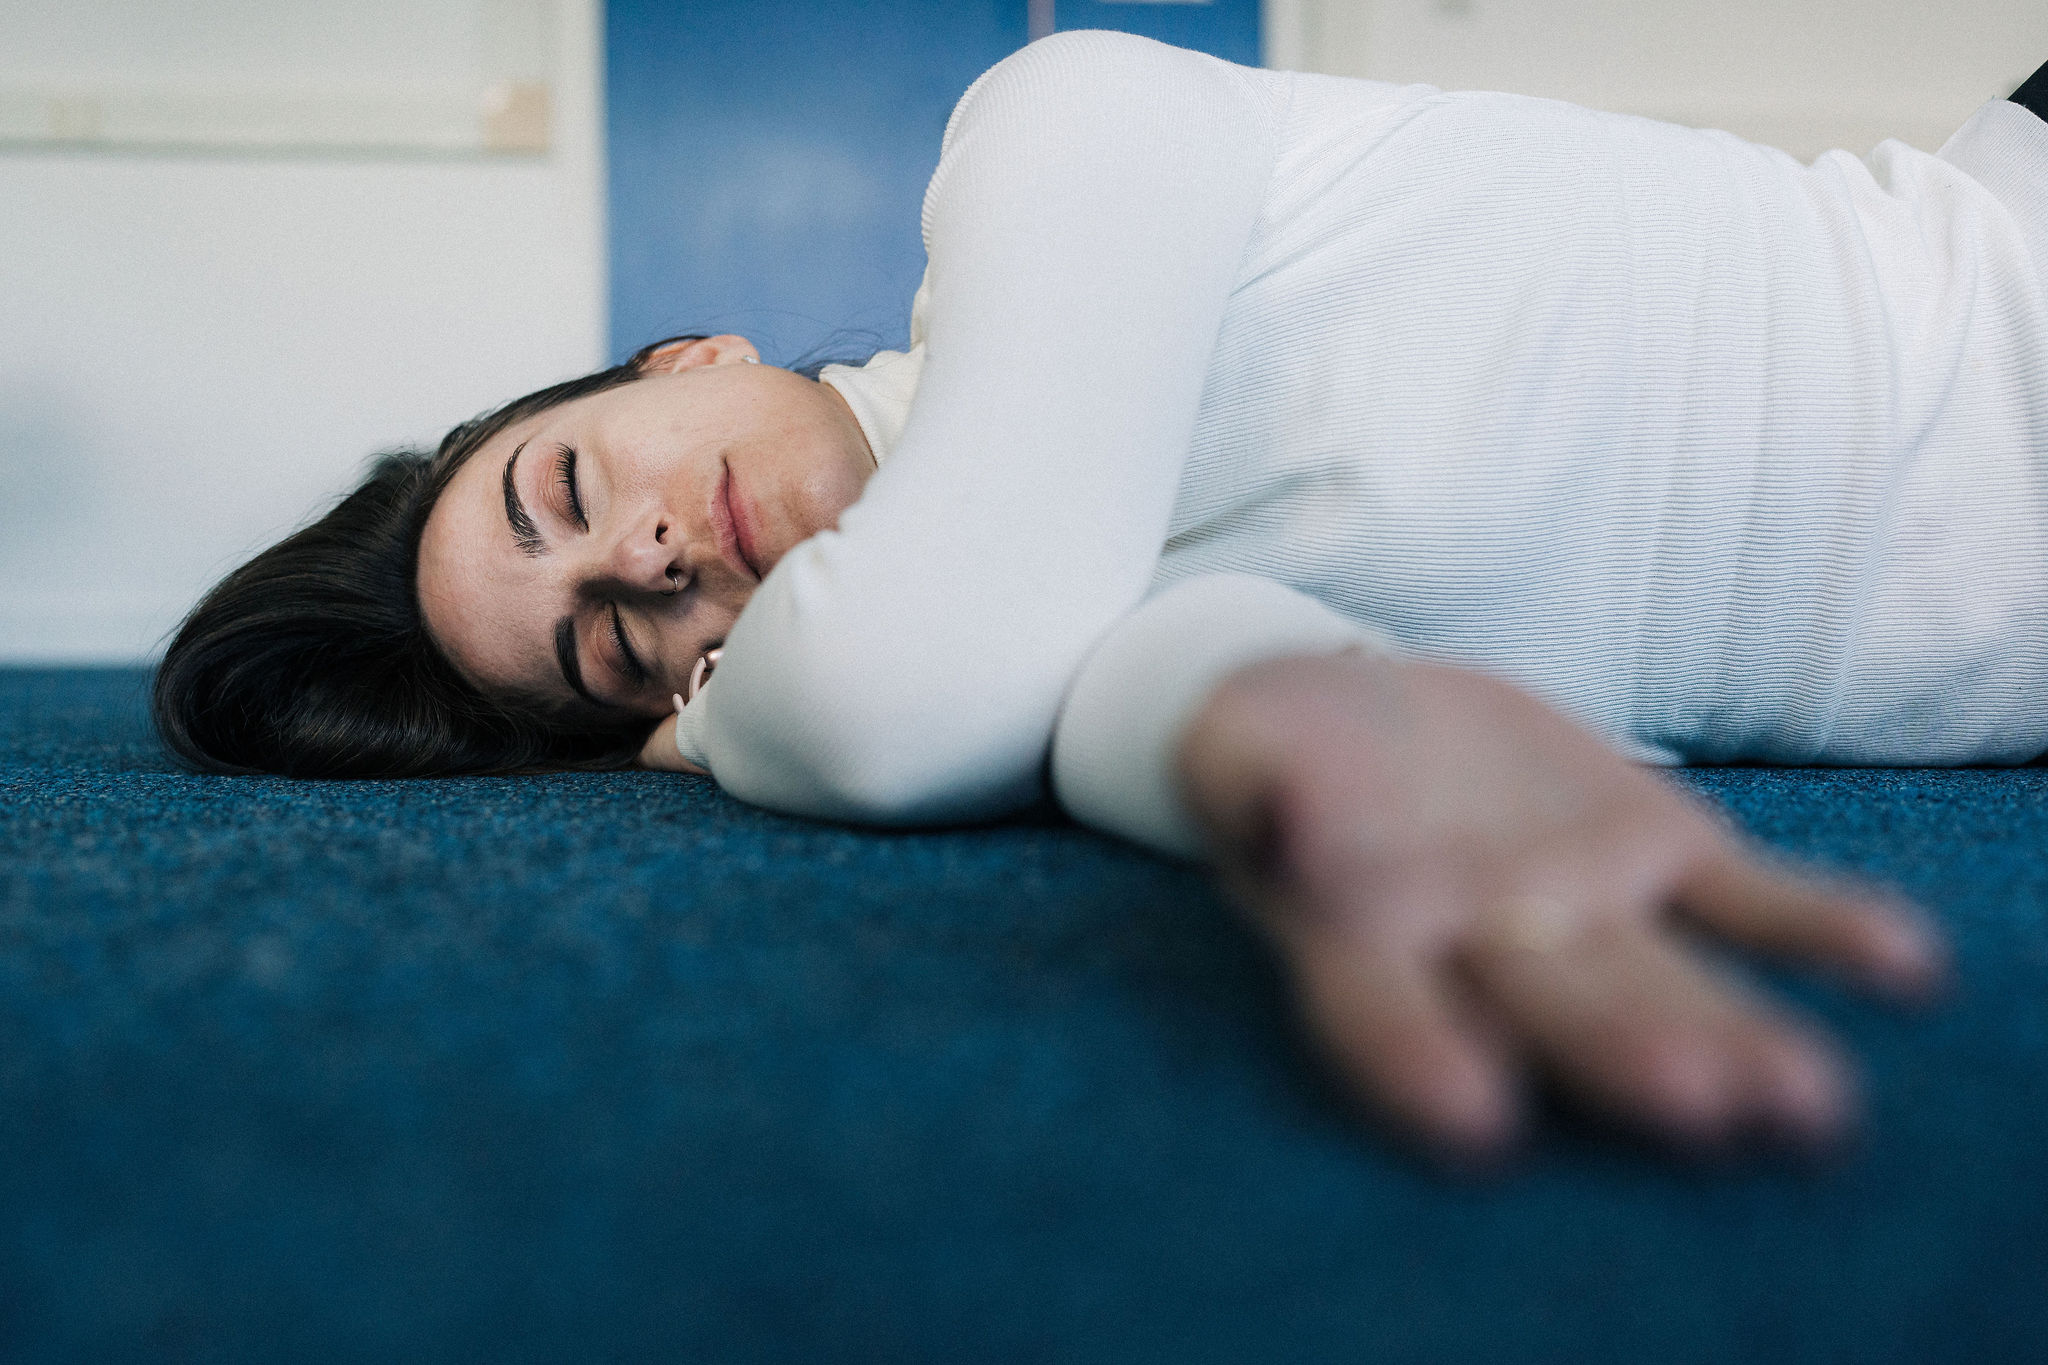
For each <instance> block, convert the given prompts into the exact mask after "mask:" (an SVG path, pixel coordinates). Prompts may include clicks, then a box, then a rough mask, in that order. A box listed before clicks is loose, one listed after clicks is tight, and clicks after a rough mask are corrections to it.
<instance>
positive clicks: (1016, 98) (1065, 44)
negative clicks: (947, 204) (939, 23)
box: [946, 29, 1289, 145]
mask: <svg viewBox="0 0 2048 1365" xmlns="http://www.w3.org/2000/svg"><path fill="white" fill-rule="evenodd" d="M1288 78H1289V76H1288V73H1286V72H1278V71H1265V70H1261V69H1259V68H1256V67H1247V66H1239V65H1237V64H1236V63H1234V62H1227V61H1224V60H1223V59H1222V58H1220V57H1212V56H1210V55H1208V54H1207V53H1205V52H1195V51H1191V50H1190V49H1188V48H1183V47H1174V46H1172V45H1171V44H1168V43H1162V42H1158V41H1156V40H1154V39H1151V38H1142V37H1139V36H1138V35H1136V34H1133V33H1116V32H1111V31H1108V30H1104V29H1075V30H1071V31H1069V32H1065V33H1055V34H1053V35H1051V36H1050V37H1046V38H1041V39H1039V40H1038V41H1037V42H1034V43H1030V44H1027V45H1026V46H1024V47H1022V48H1019V49H1018V50H1017V51H1015V52H1013V53H1011V54H1010V55H1009V56H1007V57H1005V58H1003V59H1002V60H1001V61H999V62H997V63H996V64H995V65H994V66H992V67H990V68H989V69H988V70H987V71H984V72H983V73H982V74H981V75H980V76H979V77H978V78H977V79H976V80H975V82H974V83H973V84H972V85H970V86H968V88H967V92H966V93H965V94H964V95H962V96H961V97H960V101H959V103H958V104H956V105H955V106H954V108H953V116H952V118H951V119H950V120H949V121H948V123H947V126H946V141H947V144H948V145H950V144H951V143H952V142H953V141H954V140H955V139H956V138H957V136H958V134H959V131H960V128H961V125H962V124H963V123H965V122H968V121H970V120H971V119H973V118H975V117H977V116H978V115H980V114H982V113H984V112H986V111H988V110H990V109H992V108H1002V107H1004V106H1010V105H1014V104H1019V103H1028V104H1029V105H1030V106H1031V107H1033V108H1035V109H1037V110H1041V111H1048V112H1049V111H1051V110H1055V109H1064V110H1069V111H1076V112H1085V111H1086V110H1088V109H1089V108H1091V107H1093V106H1095V105H1098V104H1109V105H1118V106H1121V105H1125V104H1127V103H1128V102H1130V101H1131V100H1132V99H1133V98H1138V99H1146V98H1151V99H1157V98H1159V97H1162V96H1164V97H1168V98H1171V97H1173V96H1176V95H1178V96H1183V97H1188V96H1192V97H1195V98H1201V97H1204V96H1209V97H1212V98H1232V97H1238V98H1241V97H1242V96H1243V95H1244V94H1245V93H1246V92H1248V91H1250V90H1254V89H1259V90H1263V89H1265V88H1266V87H1269V86H1274V85H1275V84H1276V83H1278V82H1284V81H1286V80H1287V79H1288Z"/></svg>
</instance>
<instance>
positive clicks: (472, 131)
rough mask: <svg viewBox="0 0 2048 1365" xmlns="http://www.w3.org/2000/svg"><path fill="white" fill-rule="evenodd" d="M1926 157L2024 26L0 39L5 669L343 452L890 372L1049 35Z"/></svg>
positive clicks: (452, 11) (452, 31)
mask: <svg viewBox="0 0 2048 1365" xmlns="http://www.w3.org/2000/svg"><path fill="white" fill-rule="evenodd" d="M1074 28H1116V29H1123V30H1126V31H1130V32H1136V33H1143V34H1147V35H1150V36H1153V37H1157V38H1161V39H1164V40H1166V41H1169V42H1175V43H1180V44H1182V45H1185V46H1190V47H1197V48H1201V49H1203V50H1206V51H1209V52H1213V53H1215V54H1217V55H1219V56H1222V57H1226V58H1228V59H1230V60H1233V61H1240V62H1263V63H1265V64H1266V65H1269V66H1278V67H1286V68H1292V69H1298V70H1313V71H1325V72H1331V73H1334V74H1339V75H1351V76H1364V77H1371V78H1376V79H1382V80H1392V81H1425V82H1429V83H1432V84H1436V85H1441V86H1445V87H1447V88H1486V89H1499V90H1513V91H1520V92H1524V93H1529V94H1538V95H1548V96H1554V97H1558V98H1564V99H1570V100H1574V101H1578V102H1580V103H1585V104H1591V105H1595V106H1599V107H1605V108H1612V109H1619V110H1625V111H1629V112H1635V113H1642V114H1647V115H1651V116H1654V117H1659V118H1667V119H1673V120H1676V121H1680V122H1685V123H1691V124H1696V125H1700V126H1710V127H1720V128H1727V129H1730V130H1732V131H1735V132H1737V133H1740V134H1742V135H1743V136H1746V137H1749V138H1753V139H1755V140H1758V141H1762V142H1766V143H1770V144H1772V145H1775V146H1780V147H1783V148H1785V149H1787V150H1788V151H1791V152H1793V153H1794V154H1796V155H1798V156H1800V157H1802V158H1810V157H1811V156H1813V155H1815V154H1817V153H1819V152H1821V151H1824V150H1827V149H1828V148H1831V147H1837V146H1842V147H1848V148H1851V149H1852V150H1855V151H1858V152H1866V151H1868V150H1869V149H1870V148H1871V147H1873V146H1874V145H1875V144H1876V143H1877V142H1879V141H1880V140H1882V139H1883V138H1886V137H1900V138H1903V139H1904V140H1906V141H1907V142H1910V143H1912V144H1914V145H1916V146H1920V147H1924V148H1927V149H1929V150H1932V149H1934V148H1937V147H1939V146H1940V144H1941V142H1942V141H1943V139H1945V138H1946V136H1947V135H1948V133H1949V132H1951V131H1953V129H1954V128H1955V127H1956V126H1957V125H1958V124H1960V123H1961V122H1962V121H1963V120H1964V119H1965V118H1966V117H1967V116H1968V115H1969V113H1970V112H1971V110H1972V109H1974V108H1975V107H1976V106H1977V105H1978V104H1979V103H1980V102H1982V101H1983V100H1985V99H1990V98H1995V97H1998V96H2002V95H2004V94H2006V93H2008V92H2009V91H2010V90H2011V89H2012V88H2013V87H2014V86H2015V85H2017V84H2018V83H2019V82H2020V81H2021V80H2022V79H2023V78H2024V77H2025V76H2026V75H2027V74H2028V73H2029V72H2031V71H2032V70H2033V69H2034V68H2035V67H2036V66H2037V65H2039V64H2040V63H2041V62H2043V61H2048V4H2043V3H2042V0H1945V2H1944V3H1943V4H1940V5H1930V4H1925V3H1907V0H1662V2H1661V3H1660V2H1659V0H1263V2H1262V0H1122V2H1118V0H855V2H854V3H836V4H835V3H830V2H829V0H721V2H720V3H715V4H714V3H697V2H695V0H668V2H667V3H658V2H657V0H613V3H609V4H607V3H605V2H604V0H319V3H314V2H313V0H261V2H260V3H259V2H258V0H45V3H41V4H30V3H27V0H5V3H0V585H4V590H0V662H26V661H64V662H90V661H104V662H126V661H137V660H143V659H147V658H148V657H150V656H151V655H152V654H153V653H154V652H155V651H156V650H157V649H158V648H159V647H160V645H161V643H162V641H163V639H164V636H165V634H166V633H167V632H168V631H169V630H170V629H171V628H173V627H174V626H175V624H176V623H177V621H178V619H179V618H180V616H181V615H182V614H183V613H184V611H185V610H186V609H187V608H188V607H189V606H190V605H191V603H192V602H193V600H194V599H195V598H196V597H197V595H198V594H199V593H200V592H201V591H202V590H203V589H204V588H205V587H206V585H207V584H208V583H210V582H211V581H212V580H213V579H214V578H215V577H217V576H218V575H219V574H220V573H221V572H223V571H224V570H226V569H227V568H229V567H231V566H232V565H233V564H235V563H236V562H238V561H239V560H240V559H241V558H242V557H244V556H246V555H247V554H248V553H250V552H251V551H253V550H255V549H257V548H259V547H260V546H262V545H264V544H266V543H268V542H269V541H271V540H273V539H275V538H276V537H277V536H278V535H280V534H282V533H283V532H285V531H287V530H289V529H290V528H291V527H293V526H295V525H297V524H299V523H300V522H302V521H303V520H305V519H307V518H308V517H309V516H310V515H312V514H313V513H315V512H317V511H318V510H319V509H320V508H321V507H323V506H324V505H325V504H326V503H327V501H329V500H330V499H332V498H333V497H334V496H335V495H337V494H338V493H340V492H342V491H343V490H345V489H346V488H347V487H348V486H349V485H350V484H351V483H352V482H353V480H354V479H355V477H356V475H357V474H358V472H359V471H360V469H361V468H362V466H363V464H364V462H365V460H366V459H367V457H368V456H369V455H370V454H371V453H373V452H375V451H377V450H380V449H385V448H389V447H391V446H395V445H404V444H431V443H432V442H434V441H435V440H437V439H438V437H439V436H440V434H441V433H442V432H443V431H444V430H445V429H446V428H447V427H448V426H449V425H451V424H452V423H454V422H457V421H460V420H462V419H463V418H465V417H468V416H471V415H473V414H475V413H476V412H478V411H480V410H482V409H484V408H486V407H488V406H490V405H492V404H494V403H496V402H499V401H501V400H503V399H506V398H509V397H512V396H514V395H516V394H518V393H522V392H525V391H527V390H529V389H532V388H535V387H538V386H540V385H542V384H546V383H549V382H552V381H554V380H556V379H560V378H563V377H566V376H569V375H572V374H576V373H580V372H582V371H585V370H588V369H591V368H593V367H595V366H597V365H600V364H603V363H606V362H608V361H610V360H612V359H614V358H617V357H621V356H623V355H625V354H627V353H629V352H631V351H632V350H633V349H635V348H636V347H637V346H639V345H640V344H642V343H643V342H646V341H649V340H652V339H654V338H656V337H659V336H663V335H667V334H670V333H675V332H681V331H712V330H716V331H739V332H743V333H745V334H747V335H749V336H752V337H753V338H755V340H756V341H757V342H758V343H759V344H760V345H761V346H762V348H763V350H764V352H765V353H766V354H767V356H768V358H769V359H770V360H773V361H777V362H782V363H788V362H790V361H793V360H796V359H798V358H800V357H802V356H804V355H806V354H811V353H816V352H818V351H820V350H824V351H832V352H851V353H859V352H864V351H866V350H869V349H872V348H873V347H875V346H880V345H901V344H902V343H903V341H904V338H905V334H906V331H907V325H908V307H909V300H910V295H911V293H912V291H913V290H914V289H915V287H916V284H917V280H918V276H919V274H920V272H921V270H922V264H923V262H922V252H921V248H920V246H919V243H918V237H917V216H918V204H919V199H920V196H921V194H922V192H923V187H924V182H925V179H926V177H928V176H929V174H930V173H931V169H932V166H933V165H934V164H935V162H936V160H937V156H938V146H939V135H940V132H941V130H942V129H943V127H944V124H945V118H946V115H947V113H948V111H949V110H950V109H951V108H952V105H953V102H954V100H956V99H957V98H958V96H959V94H960V92H961V91H962V90H963V89H964V88H965V87H966V85H967V84H968V82H969V81H971V80H972V79H973V78H974V77H975V76H976V75H977V74H979V73H980V72H981V71H982V70H983V69H985V68H986V67H987V66H989V65H990V64H991V63H993V62H995V61H997V60H1000V59H1001V58H1002V57H1003V56H1004V55H1006V54H1007V53H1009V52H1011V51H1014V50H1015V49H1016V48H1017V47H1019V46H1021V45H1023V44H1024V43H1025V42H1027V41H1030V40H1031V39H1032V38H1034V37H1037V36H1042V35H1043V34H1045V33H1048V32H1051V31H1054V30H1055V29H1074Z"/></svg>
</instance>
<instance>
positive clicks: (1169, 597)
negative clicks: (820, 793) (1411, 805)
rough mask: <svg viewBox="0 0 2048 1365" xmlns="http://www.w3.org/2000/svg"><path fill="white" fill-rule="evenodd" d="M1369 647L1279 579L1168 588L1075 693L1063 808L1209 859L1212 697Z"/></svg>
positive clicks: (1057, 746)
mask: <svg viewBox="0 0 2048 1365" xmlns="http://www.w3.org/2000/svg"><path fill="white" fill-rule="evenodd" d="M1357 645H1364V646H1367V647H1369V648H1374V649H1380V650H1385V651H1388V652H1392V646H1391V645H1390V644H1389V643H1388V642H1387V641H1386V640H1385V639H1384V637H1381V636H1379V635H1376V634H1374V633H1373V632H1371V631H1368V630H1366V629H1365V628H1364V627H1362V626H1360V625H1358V624H1357V623H1356V622H1354V621H1352V620H1350V619H1349V618H1347V617H1344V616H1340V615H1338V614H1337V613H1336V612H1334V611H1332V610H1330V608H1328V607H1326V606H1324V605H1323V604H1322V603H1320V602H1318V601H1316V600H1315V599H1314V598H1311V597H1308V596H1306V595H1305V594H1303V593H1299V592H1296V591H1295V590H1294V589H1292V588H1288V587H1284V586H1282V585H1281V584H1279V583H1275V582H1273V581H1272V580H1270V579H1265V578H1254V577H1249V576H1241V575H1235V574H1215V575H1209V576H1205V577H1201V578H1192V579H1188V580H1186V581H1184V582H1181V583H1177V584H1175V585H1173V586H1172V587H1170V588H1167V589H1166V590H1165V591H1163V592H1161V593H1159V594H1157V595H1156V596H1154V597H1152V598H1150V599H1148V600H1147V601H1146V602H1144V603H1143V604H1142V605H1140V606H1139V607H1138V608H1137V609H1136V610H1135V611H1133V612H1132V613H1131V614H1130V615H1128V616H1126V617H1124V618H1123V620H1121V621H1119V622H1118V623H1117V624H1116V626H1114V627H1113V628H1112V629H1111V630H1110V632H1109V634H1108V635H1106V636H1105V637H1104V638H1103V640H1102V641H1101V643H1099V644H1098V645H1097V646H1096V648H1095V651H1094V652H1093V653H1092V654H1090V655H1089V657H1088V660H1087V662H1086V663H1084V664H1083V665H1082V667H1081V671H1080V673H1079V674H1078V675H1077V676H1076V678H1075V680H1074V684H1073V686H1072V688H1071V689H1070V690H1069V691H1068V693H1067V699H1066V702H1065V704H1064V706H1063V707H1062V708H1061V711H1060V720H1059V726H1058V729H1057V730H1056V731H1055V732H1054V735H1053V746H1052V784H1053V790H1054V791H1055V793H1056V794H1057V795H1058V797H1059V800H1060V804H1061V805H1062V806H1064V807H1065V808H1066V810H1067V812H1068V813H1069V814H1070V815H1072V816H1073V817H1074V818H1075V819H1077V820H1080V821H1081V822H1083V823H1084V824H1088V825H1092V826H1094V827H1096V828H1098V829H1103V830H1107V831H1109V832H1110V833H1113V834H1118V835H1121V836H1123V837H1124V838H1127V839H1131V840H1133V841H1135V842H1137V843H1140V844H1144V845H1146V846H1147V847H1149V848H1153V849H1156V850H1158V851H1159V852H1162V853H1166V854H1169V855H1172V856H1176V857H1181V858H1189V859H1198V858H1200V857H1201V856H1202V853H1203V849H1202V840H1201V834H1200V831H1199V830H1198V829H1197V827H1196V825H1195V823H1194V821H1193V819H1192V818H1191V817H1190V816H1189V814H1188V812H1187V810H1186V809H1185V807H1184V806H1183V804H1182V802H1181V797H1180V784H1179V781H1178V778H1177V775H1176V773H1177V769H1176V755H1177V751H1178V748H1179V744H1180V737H1181V734H1182V732H1183V731H1184V730H1186V728H1187V726H1188V724H1189V722H1190V721H1192V720H1193V719H1194V716H1195V713H1196V712H1197V711H1198V710H1200V709H1201V706H1202V704H1203V703H1204V702H1205V701H1207V700H1208V698H1209V694H1210V693H1212V692H1213V691H1215V690H1216V687H1217V686H1218V685H1219V684H1220V683H1221V682H1222V681H1223V680H1224V679H1225V678H1227V677H1228V676H1229V675H1230V674H1232V673H1235V672H1236V671H1238V670H1239V669H1241V668H1246V667H1249V666H1250V665H1252V664H1255V663H1258V662H1260V661H1262V660H1265V659H1273V658H1279V657H1282V656H1284V655H1289V654H1322V653H1334V652H1335V651H1337V650H1340V649H1346V648H1350V647H1352V646H1357ZM681 733H682V728H681V727H680V726H678V727H677V735H678V736H679V737H680V735H681Z"/></svg>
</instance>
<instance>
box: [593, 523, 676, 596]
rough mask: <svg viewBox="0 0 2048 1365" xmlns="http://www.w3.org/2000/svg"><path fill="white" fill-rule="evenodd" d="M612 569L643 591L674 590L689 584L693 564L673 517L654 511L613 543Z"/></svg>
mask: <svg viewBox="0 0 2048 1365" xmlns="http://www.w3.org/2000/svg"><path fill="white" fill-rule="evenodd" d="M610 570H611V573H612V576H613V577H615V578H617V579H618V580H619V581H620V582H621V583H623V584H626V585H627V586H629V587H633V588H638V589H640V590H641V591H643V592H657V593H672V592H674V591H676V590H677V589H678V588H681V587H683V586H684V585H686V584H687V583H688V582H689V581H690V565H689V560H688V559H687V558H686V557H685V556H684V554H683V545H682V536H681V535H680V534H678V532H677V530H676V525H675V522H674V521H673V519H671V518H670V517H669V516H667V515H666V514H665V513H663V512H660V511H653V512H650V513H649V514H647V515H646V516H644V517H642V518H640V519H639V520H638V521H636V522H635V523H634V524H633V525H631V526H629V527H628V528H627V529H626V530H625V532H624V533H623V534H622V535H621V536H620V537H619V539H618V542H617V543H616V544H614V545H613V546H612V552H611V564H610Z"/></svg>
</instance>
